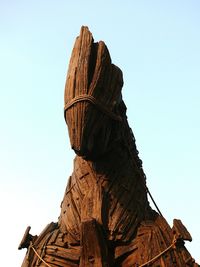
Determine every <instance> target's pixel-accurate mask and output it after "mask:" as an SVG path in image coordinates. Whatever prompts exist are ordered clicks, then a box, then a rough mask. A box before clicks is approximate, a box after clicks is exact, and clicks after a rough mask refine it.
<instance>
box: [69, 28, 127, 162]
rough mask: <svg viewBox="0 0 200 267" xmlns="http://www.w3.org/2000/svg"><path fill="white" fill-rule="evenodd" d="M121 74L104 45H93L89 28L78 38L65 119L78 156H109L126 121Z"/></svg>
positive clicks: (70, 66) (72, 62)
mask: <svg viewBox="0 0 200 267" xmlns="http://www.w3.org/2000/svg"><path fill="white" fill-rule="evenodd" d="M122 86H123V77H122V71H121V70H120V69H119V68H118V67H117V66H115V65H114V64H112V63H111V58H110V55H109V51H108V49H107V47H106V45H105V43H104V42H102V41H100V42H98V43H94V40H93V37H92V34H91V33H90V32H89V30H88V28H87V27H82V28H81V32H80V36H79V37H77V39H76V42H75V45H74V48H73V51H72V55H71V59H70V64H69V69H68V74H67V79H66V85H65V109H64V114H65V120H66V123H67V126H68V131H69V137H70V143H71V147H72V149H73V150H74V151H75V152H76V154H77V155H79V156H83V157H85V158H88V159H94V158H98V157H99V156H101V155H103V154H104V153H106V152H107V151H108V149H109V147H110V144H111V143H112V142H111V141H113V140H114V139H116V138H117V132H119V130H118V131H116V127H117V128H120V127H119V124H120V123H121V122H122V120H123V118H122V117H123V115H122V114H123V110H124V108H123V107H124V106H123V101H122V96H121V89H122Z"/></svg>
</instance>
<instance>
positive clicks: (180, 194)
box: [0, 0, 200, 267]
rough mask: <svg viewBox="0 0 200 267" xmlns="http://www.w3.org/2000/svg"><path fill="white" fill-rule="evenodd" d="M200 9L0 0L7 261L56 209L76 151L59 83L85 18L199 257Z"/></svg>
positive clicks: (181, 2)
mask: <svg viewBox="0 0 200 267" xmlns="http://www.w3.org/2000/svg"><path fill="white" fill-rule="evenodd" d="M199 14H200V1H199V0H196V1H195V0H187V1H186V0H165V1H164V0H163V1H161V0H160V1H158V0H157V1H156V0H146V1H145V0H138V1H134V0H123V1H122V0H121V1H120V0H101V1H96V0H84V1H83V0H82V1H81V0H73V1H72V0H71V1H70V0H68V1H67V0H63V1H62V0H55V1H52V0H48V1H47V0H42V1H41V0H29V1H28V0H26V1H25V0H15V1H14V0H1V1H0V32H1V35H0V38H1V41H0V75H1V78H0V109H1V112H0V120H1V123H0V133H1V138H0V162H1V164H0V184H1V186H0V190H1V192H0V203H1V220H0V236H1V242H0V251H1V266H5V267H14V266H20V264H21V263H22V259H23V257H24V255H25V250H23V251H18V250H17V247H18V244H19V242H20V240H21V238H22V236H23V233H24V231H25V229H26V227H27V226H28V225H31V226H32V229H31V233H32V234H39V233H40V231H41V230H42V229H43V228H44V227H45V226H46V225H47V224H48V223H50V222H51V221H57V217H58V216H59V213H60V208H59V206H60V202H61V200H62V197H63V194H64V190H65V186H66V183H67V179H68V177H69V175H70V173H71V172H72V166H73V157H74V153H73V152H72V151H71V149H70V146H69V140H68V133H67V129H66V126H65V122H64V118H63V92H64V84H65V78H66V72H67V67H68V63H69V57H70V54H71V50H72V47H73V44H74V39H75V37H76V36H77V35H78V34H79V31H80V27H81V25H87V26H89V28H90V30H91V31H92V33H93V36H94V38H95V40H97V41H98V40H100V39H102V40H104V41H105V42H106V44H107V46H108V48H109V50H110V54H111V57H112V60H113V63H115V64H116V65H118V66H119V67H120V68H121V69H122V71H123V74H124V88H123V95H124V100H125V102H126V105H127V107H128V118H129V123H130V126H131V127H132V129H133V132H134V134H135V137H136V141H137V147H138V150H139V151H140V157H141V159H142V160H143V166H144V170H145V173H146V175H147V183H148V187H149V189H150V191H151V193H152V194H153V196H154V198H155V200H156V202H157V204H158V206H159V208H160V209H161V211H162V213H163V214H164V216H165V218H166V219H167V220H168V222H169V223H170V225H171V224H172V221H173V218H178V219H181V220H182V221H183V223H184V224H185V225H186V227H187V228H188V230H189V232H190V233H191V235H192V237H193V242H192V243H191V244H188V245H187V247H188V248H189V250H190V252H191V254H192V256H193V257H194V258H196V260H198V261H199V262H200V254H199V251H200V231H199V228H200V194H199V187H200V181H199V177H200V157H199V151H200V141H199V136H200V125H199V116H200V105H199V100H200V75H199V73H200V15H199Z"/></svg>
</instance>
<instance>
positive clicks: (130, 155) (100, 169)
mask: <svg viewBox="0 0 200 267" xmlns="http://www.w3.org/2000/svg"><path fill="white" fill-rule="evenodd" d="M90 165H91V166H92V168H93V171H94V173H95V174H96V176H97V177H100V179H99V178H98V179H99V180H106V181H108V182H107V183H104V187H105V190H106V191H107V190H112V189H111V185H110V184H118V185H119V186H120V187H121V188H125V189H126V190H127V193H128V194H130V195H131V196H132V197H133V200H134V199H136V201H137V202H140V203H139V205H140V208H141V209H143V210H144V209H145V210H146V209H148V207H149V203H148V200H147V191H146V179H145V174H144V172H143V169H142V161H141V160H140V159H139V156H138V151H137V148H136V144H135V138H134V135H133V133H132V130H131V129H130V127H129V125H128V121H127V119H126V118H125V119H124V121H123V124H122V125H121V138H120V139H118V140H117V141H116V140H115V141H114V142H113V143H112V144H111V145H110V150H109V151H108V152H107V153H106V154H105V155H103V156H102V157H101V158H100V159H98V160H96V161H93V162H91V163H90Z"/></svg>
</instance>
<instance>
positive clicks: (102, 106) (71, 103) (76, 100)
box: [64, 94, 122, 121]
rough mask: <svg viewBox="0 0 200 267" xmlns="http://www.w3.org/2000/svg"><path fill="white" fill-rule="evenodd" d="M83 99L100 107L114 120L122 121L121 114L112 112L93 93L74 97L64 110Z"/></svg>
mask: <svg viewBox="0 0 200 267" xmlns="http://www.w3.org/2000/svg"><path fill="white" fill-rule="evenodd" d="M82 101H88V102H90V103H92V104H93V105H95V106H96V107H97V108H98V109H100V110H101V111H102V112H103V113H105V114H107V115H108V116H109V117H111V118H112V119H113V120H116V121H122V118H121V117H120V116H119V115H116V114H115V113H114V112H112V111H111V110H110V109H108V108H107V107H105V106H104V105H102V104H101V103H100V102H99V101H97V100H96V98H94V97H93V96H92V95H87V94H83V95H79V96H76V97H75V98H73V99H72V100H71V101H69V102H68V103H66V104H65V107H64V110H65V112H66V111H67V110H68V109H69V108H71V107H72V106H73V105H74V104H76V103H78V102H82Z"/></svg>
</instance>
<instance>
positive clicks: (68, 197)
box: [19, 27, 199, 267]
mask: <svg viewBox="0 0 200 267" xmlns="http://www.w3.org/2000/svg"><path fill="white" fill-rule="evenodd" d="M122 86H123V78H122V72H121V70H120V69H119V68H118V67H116V66H115V65H113V64H112V63H111V59H110V55H109V52H108V49H107V47H106V45H105V44H104V43H103V42H102V41H100V42H98V43H94V41H93V37H92V34H91V33H90V32H89V30H88V28H87V27H82V28H81V32H80V36H79V37H78V38H77V39H76V42H75V45H74V48H73V52H72V56H71V60H70V64H69V70H68V75H67V80H66V87H65V112H64V115H65V120H66V123H67V126H68V130H69V137H70V142H71V147H72V149H73V150H74V151H75V153H76V154H77V155H76V158H75V160H74V171H73V173H72V175H71V176H70V178H69V182H68V185H67V188H66V191H65V194H64V198H63V201H62V203H61V214H60V217H59V221H58V222H57V223H50V224H49V225H47V227H46V228H45V229H44V230H43V232H42V233H41V234H40V235H39V236H32V235H30V234H29V230H30V227H29V228H27V230H26V233H25V235H24V238H23V240H22V242H21V244H20V247H19V248H23V247H26V248H28V250H27V254H26V257H25V259H24V262H23V264H22V267H32V266H38V267H45V266H51V267H78V266H81V267H86V266H88V267H92V266H95V267H101V266H104V267H106V266H107V267H111V266H112V267H136V266H137V267H142V266H153V267H158V266H162V267H171V266H177V267H184V266H193V267H195V266H199V265H197V264H196V263H195V261H194V260H193V259H192V257H191V256H190V254H189V252H188V251H187V249H186V248H185V246H184V240H189V241H191V236H190V234H189V233H188V231H187V230H186V228H185V227H184V226H183V224H182V223H181V221H180V220H174V226H173V228H170V226H169V225H168V223H167V222H166V220H165V219H164V218H163V216H162V215H161V214H159V212H156V211H154V210H152V209H151V207H150V205H149V202H148V199H147V193H148V189H147V186H146V179H145V174H144V172H143V169H142V162H141V160H140V159H139V157H138V151H137V149H136V145H135V138H134V136H133V133H132V131H131V129H130V127H129V125H128V122H127V117H126V106H125V104H124V102H123V100H122V94H121V89H122Z"/></svg>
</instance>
